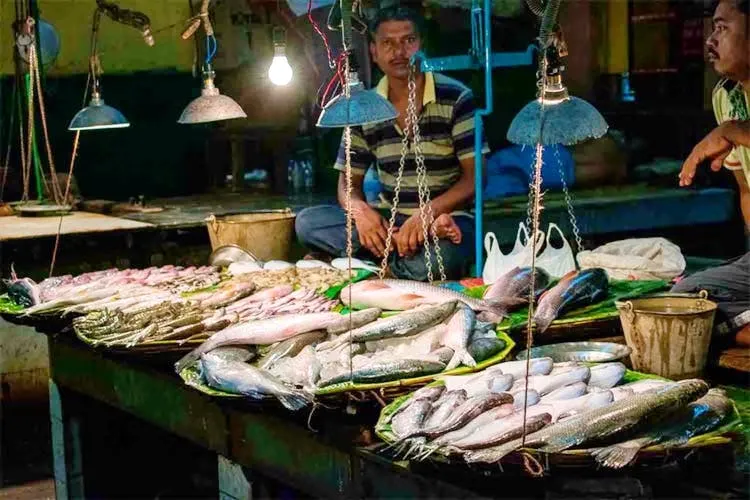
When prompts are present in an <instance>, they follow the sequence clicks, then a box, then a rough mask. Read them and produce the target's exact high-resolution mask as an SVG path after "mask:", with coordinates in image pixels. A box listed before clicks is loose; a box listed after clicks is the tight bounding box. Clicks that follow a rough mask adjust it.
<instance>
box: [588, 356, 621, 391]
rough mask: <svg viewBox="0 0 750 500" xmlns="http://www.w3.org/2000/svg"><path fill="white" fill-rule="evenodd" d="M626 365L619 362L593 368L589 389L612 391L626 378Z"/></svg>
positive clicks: (602, 364)
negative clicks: (596, 388)
mask: <svg viewBox="0 0 750 500" xmlns="http://www.w3.org/2000/svg"><path fill="white" fill-rule="evenodd" d="M625 370H626V368H625V365H623V364H622V363H619V362H613V363H601V364H598V365H594V366H592V367H591V378H590V379H589V387H598V388H599V389H611V388H613V387H614V386H616V385H617V384H619V383H620V381H621V380H622V377H624V376H625Z"/></svg>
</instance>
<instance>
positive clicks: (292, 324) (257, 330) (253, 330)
mask: <svg viewBox="0 0 750 500" xmlns="http://www.w3.org/2000/svg"><path fill="white" fill-rule="evenodd" d="M373 314H374V311H360V312H357V313H354V314H352V315H346V316H344V315H341V314H338V313H331V312H327V313H313V314H288V315H286V316H277V317H274V318H270V319H265V320H259V321H248V322H245V323H238V324H236V325H234V326H231V327H229V328H225V329H224V330H222V331H220V332H218V333H216V334H214V335H212V336H211V337H210V338H209V339H208V340H207V341H205V342H204V343H202V344H201V345H199V346H198V347H197V348H195V349H194V350H192V351H191V352H189V353H188V354H186V355H185V356H183V357H182V359H180V360H179V361H177V363H175V371H177V373H180V372H181V371H182V370H183V369H184V368H186V367H187V366H189V365H190V364H192V363H194V362H195V361H197V360H198V358H199V357H200V355H201V354H203V353H206V352H209V351H211V350H213V349H216V348H217V347H221V346H224V345H237V344H245V345H248V344H257V345H264V344H273V343H274V342H279V341H281V340H286V339H288V338H290V337H294V336H295V335H299V334H300V333H306V332H311V331H314V330H323V329H325V330H329V329H334V330H338V329H339V328H341V326H342V325H343V324H349V323H350V322H355V324H356V322H357V321H366V320H369V319H370V318H371V317H372V315H373ZM378 314H379V312H378ZM329 333H330V332H329Z"/></svg>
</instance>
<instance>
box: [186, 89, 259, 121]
mask: <svg viewBox="0 0 750 500" xmlns="http://www.w3.org/2000/svg"><path fill="white" fill-rule="evenodd" d="M234 118H247V114H245V112H244V111H243V110H242V108H241V107H240V105H239V104H237V103H236V102H235V100H234V99H232V98H231V97H229V96H226V95H222V94H221V93H220V92H219V89H217V88H216V87H215V86H214V82H213V78H207V79H206V80H205V81H204V82H203V89H202V90H201V96H200V97H198V98H196V99H193V100H192V101H190V103H189V104H188V105H187V106H186V107H185V109H184V110H183V111H182V114H181V115H180V118H179V119H178V120H177V123H183V124H194V123H207V122H218V121H222V120H232V119H234Z"/></svg>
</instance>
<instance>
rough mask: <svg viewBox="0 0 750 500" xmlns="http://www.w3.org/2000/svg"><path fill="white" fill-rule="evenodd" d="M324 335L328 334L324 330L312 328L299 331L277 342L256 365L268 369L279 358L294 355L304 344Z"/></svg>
mask: <svg viewBox="0 0 750 500" xmlns="http://www.w3.org/2000/svg"><path fill="white" fill-rule="evenodd" d="M326 335H328V334H327V333H326V332H325V330H313V331H312V332H307V333H301V334H299V335H296V336H294V337H292V338H290V339H286V340H284V341H282V342H279V343H278V344H277V345H276V346H275V347H274V348H273V349H271V350H270V351H269V352H268V353H267V354H266V355H265V356H263V359H261V360H260V362H259V364H258V367H259V368H262V369H264V370H268V369H269V368H270V367H271V366H273V364H274V363H276V362H277V361H278V360H279V359H281V358H285V357H290V358H291V357H294V356H296V355H297V354H299V352H300V351H301V350H302V349H304V348H305V347H306V346H308V345H311V344H314V343H315V342H318V341H320V340H323V339H324V338H325V337H326Z"/></svg>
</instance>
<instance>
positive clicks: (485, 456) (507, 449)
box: [464, 439, 521, 463]
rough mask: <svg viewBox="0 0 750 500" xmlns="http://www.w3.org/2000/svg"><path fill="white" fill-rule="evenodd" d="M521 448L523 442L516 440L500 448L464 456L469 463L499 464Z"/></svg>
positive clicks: (469, 453)
mask: <svg viewBox="0 0 750 500" xmlns="http://www.w3.org/2000/svg"><path fill="white" fill-rule="evenodd" d="M520 447H521V440H520V439H516V440H515V441H510V442H508V443H505V444H503V445H500V446H493V447H492V448H485V449H481V450H477V451H470V452H467V453H465V454H464V459H465V460H466V461H467V462H469V463H476V462H484V463H497V462H499V461H500V460H502V459H503V458H504V457H506V456H508V455H510V454H511V453H513V452H514V451H516V450H517V449H518V448H520Z"/></svg>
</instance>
